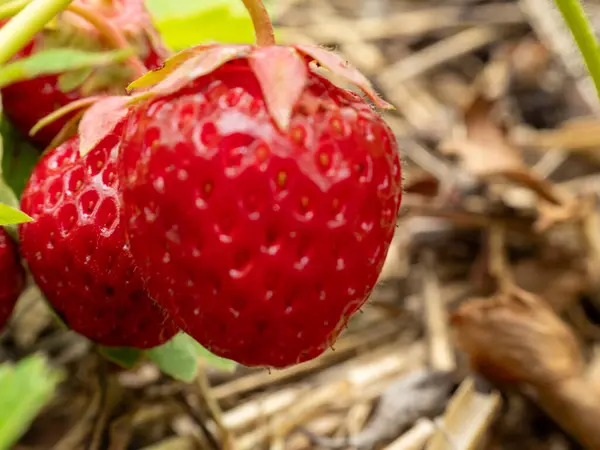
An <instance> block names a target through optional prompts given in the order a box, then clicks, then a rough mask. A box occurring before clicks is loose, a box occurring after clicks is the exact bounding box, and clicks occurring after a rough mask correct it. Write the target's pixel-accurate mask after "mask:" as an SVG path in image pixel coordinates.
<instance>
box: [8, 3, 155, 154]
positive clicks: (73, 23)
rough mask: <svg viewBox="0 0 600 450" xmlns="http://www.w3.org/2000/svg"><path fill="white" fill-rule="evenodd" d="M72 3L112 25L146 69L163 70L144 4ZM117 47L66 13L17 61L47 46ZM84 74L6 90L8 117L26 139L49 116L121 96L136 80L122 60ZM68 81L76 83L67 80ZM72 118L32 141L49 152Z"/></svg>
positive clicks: (44, 130)
mask: <svg viewBox="0 0 600 450" xmlns="http://www.w3.org/2000/svg"><path fill="white" fill-rule="evenodd" d="M73 4H74V5H75V7H79V8H80V9H81V7H83V9H84V10H85V11H86V12H87V13H88V14H91V15H92V16H94V17H100V18H101V19H104V20H105V21H109V22H110V23H111V26H112V27H113V28H114V30H116V31H117V32H119V33H120V34H121V35H123V36H124V38H125V39H126V40H127V41H128V42H129V43H130V44H131V45H132V46H133V47H134V48H135V49H136V51H137V53H138V54H139V56H140V58H141V60H142V61H143V63H144V65H145V66H146V67H147V68H148V69H153V68H156V67H158V66H160V64H162V61H163V60H164V58H165V57H166V56H167V51H166V49H165V47H164V46H163V44H162V43H161V41H160V37H159V36H158V33H157V32H156V30H155V29H154V27H153V25H152V22H151V18H150V15H149V13H148V11H147V10H146V9H145V7H144V4H143V1H142V0H75V1H74V2H73ZM113 46H114V45H113V44H112V43H109V42H107V41H106V36H104V35H102V34H101V33H100V32H99V31H98V30H97V29H96V28H95V26H93V25H91V24H90V23H89V22H87V21H86V20H83V19H82V18H81V17H80V16H78V15H75V14H73V13H72V12H70V11H66V12H64V13H63V14H62V15H61V16H60V17H59V22H58V23H57V26H56V27H53V28H49V29H47V30H45V31H43V32H41V33H39V34H37V35H36V37H35V38H34V39H33V41H32V42H30V43H29V44H28V45H27V46H26V47H25V48H24V49H23V50H21V51H20V52H19V53H18V54H17V55H16V56H15V57H14V58H13V59H20V58H23V57H27V56H30V55H32V54H33V53H35V52H39V51H40V50H44V49H49V48H63V47H69V48H81V49H85V50H91V51H95V50H106V49H110V48H112V47H113ZM81 74H82V76H81V77H78V76H73V73H68V74H63V75H62V76H61V75H43V76H37V77H35V78H31V79H28V80H23V81H19V82H16V83H13V84H11V85H9V86H6V87H4V88H3V89H2V90H1V94H2V104H3V107H4V111H5V113H6V115H7V117H8V118H9V119H10V120H11V121H12V123H13V124H14V125H15V127H16V128H17V129H18V130H19V131H20V132H21V133H23V134H24V135H26V136H27V135H28V134H29V131H30V130H31V128H32V127H33V126H34V125H35V124H36V123H37V122H38V121H39V120H40V119H42V118H43V117H45V116H47V115H48V114H50V113H51V112H53V111H55V110H57V109H59V108H61V107H63V106H65V105H67V104H68V103H71V102H73V101H75V100H79V99H81V98H84V97H88V96H90V95H94V94H98V93H114V94H120V93H122V92H123V91H124V89H125V87H126V86H127V84H128V83H129V82H130V81H131V80H132V79H134V78H135V76H136V74H135V73H134V72H132V69H131V67H129V66H128V65H127V64H124V63H123V62H122V61H120V62H115V63H114V64H111V65H107V66H103V67H102V68H98V69H96V70H94V71H92V72H91V73H89V74H87V73H86V71H85V70H82V71H81ZM138 75H139V74H138ZM67 77H69V78H70V79H71V80H76V81H75V82H74V83H73V82H67V80H68V78H67ZM32 105H34V106H35V107H32ZM71 117H73V113H71V114H67V115H65V116H64V117H62V118H61V119H60V120H57V121H54V122H53V123H52V124H50V125H48V126H46V127H44V128H42V129H41V130H40V131H39V132H38V133H37V134H35V135H34V136H33V137H31V140H32V142H33V143H34V144H36V145H37V146H38V147H40V148H45V147H46V146H47V145H48V144H50V142H51V141H52V139H53V138H54V137H55V136H56V135H57V134H58V132H59V131H60V130H61V128H62V127H64V125H65V124H66V123H67V121H68V120H69V119H70V118H71Z"/></svg>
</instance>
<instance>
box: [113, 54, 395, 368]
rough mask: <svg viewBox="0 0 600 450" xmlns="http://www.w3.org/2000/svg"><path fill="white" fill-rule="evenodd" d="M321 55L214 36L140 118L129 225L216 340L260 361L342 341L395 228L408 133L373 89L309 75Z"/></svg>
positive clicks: (153, 288) (125, 182) (133, 139)
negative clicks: (369, 96)
mask: <svg viewBox="0 0 600 450" xmlns="http://www.w3.org/2000/svg"><path fill="white" fill-rule="evenodd" d="M206 50H208V51H206ZM213 50H214V51H213ZM304 50H306V52H304ZM211 51H213V53H212V54H211V53H210V52H211ZM312 51H313V50H312V49H310V48H304V49H297V50H292V49H289V48H283V51H282V48H281V47H277V48H275V47H273V48H262V49H255V48H253V47H251V46H223V47H221V46H212V47H211V46H204V47H203V48H199V49H198V55H197V63H196V62H195V61H194V60H193V58H194V56H192V59H191V60H190V59H188V60H187V61H185V62H183V63H181V66H180V67H178V68H175V69H174V70H171V72H170V73H168V74H166V75H165V77H164V78H163V79H159V80H158V81H157V82H156V84H155V86H154V87H151V88H150V96H149V97H150V98H149V99H148V95H147V92H146V94H145V95H146V99H145V100H143V101H141V102H140V103H139V104H138V105H137V106H136V107H135V108H134V109H133V112H132V114H131V116H130V118H129V120H128V122H127V125H126V127H125V133H124V138H123V144H122V147H121V152H120V157H119V158H120V163H119V171H120V172H119V174H120V177H121V183H122V190H123V206H124V209H123V218H124V226H125V228H126V233H127V236H128V239H129V242H130V245H131V251H132V254H133V256H134V258H135V260H136V262H137V264H138V265H139V266H140V269H141V272H142V274H143V276H144V278H145V279H146V281H147V288H148V290H149V292H150V293H151V295H152V296H153V297H154V298H155V299H156V300H157V302H159V303H160V304H161V305H162V306H164V307H165V309H166V310H167V311H169V313H170V314H171V315H172V317H173V318H174V320H175V321H176V322H177V323H178V324H179V325H180V326H181V328H182V329H183V330H184V331H186V332H187V333H189V334H190V335H191V336H193V337H194V338H195V339H197V340H198V342H200V343H201V344H202V345H204V346H205V347H206V348H208V349H209V350H211V351H212V352H213V353H216V354H217V355H219V356H223V357H226V358H230V359H233V360H235V361H237V362H239V363H242V364H245V365H248V366H271V367H285V366H289V365H292V364H297V363H300V362H303V361H307V360H309V359H312V358H315V357H316V356H318V355H320V354H321V353H322V352H323V351H325V350H326V349H327V348H328V347H330V346H331V345H332V343H333V342H334V341H335V339H336V338H337V336H338V335H339V333H340V332H341V331H342V330H343V328H344V327H345V325H346V323H347V321H348V319H349V318H350V317H351V316H352V314H354V313H355V312H356V311H357V310H358V309H359V308H360V307H361V306H362V305H363V304H364V303H365V301H366V300H367V298H368V296H369V294H370V293H371V291H372V289H373V287H374V285H375V283H376V280H377V277H378V275H379V272H380V271H381V267H382V265H383V262H384V260H385V256H386V254H387V251H388V248H389V244H390V241H391V239H392V236H393V233H394V230H395V222H396V216H397V213H398V209H399V205H400V200H401V167H400V161H399V156H398V153H397V144H396V141H395V137H394V135H393V133H392V131H391V130H390V128H389V127H388V126H387V125H386V124H385V122H384V121H383V119H382V118H381V117H380V116H379V115H378V114H377V112H375V111H374V110H373V109H372V107H371V106H370V105H369V104H368V103H367V102H365V101H364V100H363V99H362V98H361V97H360V96H359V95H357V94H355V93H353V92H351V91H348V90H345V89H341V88H339V87H337V86H336V85H334V84H333V83H332V82H331V81H329V80H328V79H326V78H325V77H323V76H321V75H319V74H317V73H315V72H313V71H309V63H310V62H311V61H312V60H313V59H314V58H312V57H310V55H308V54H307V52H312ZM320 51H321V50H319V49H316V50H315V52H316V53H317V54H318V55H319V56H322V55H321V54H320V53H319V52H320ZM287 52H290V54H289V55H288V54H287ZM294 52H297V53H294ZM303 52H304V53H303ZM190 53H193V51H191V52H190ZM290 55H291V56H290ZM327 58H328V56H327V55H326V56H325V57H324V59H325V60H327ZM282 61H283V62H285V64H283V63H282ZM327 61H328V62H331V60H327ZM288 62H289V63H290V64H288ZM334 62H335V63H336V64H337V62H338V60H337V59H335V60H334ZM280 63H281V65H280V66H278V64H280ZM195 64H197V65H198V66H197V67H195ZM285 67H288V68H290V67H291V69H292V70H293V73H290V72H287V73H285V70H286V69H285ZM278 68H283V69H282V70H284V74H285V75H290V76H281V77H280V78H279V79H277V74H276V73H274V72H276V70H277V69H278ZM300 69H301V70H300ZM302 71H304V75H305V76H303V75H302V74H303V72H302ZM340 71H341V70H340ZM342 72H343V73H344V74H348V73H350V72H349V71H348V70H346V71H342ZM189 73H194V74H196V75H195V76H193V77H189V76H188V75H186V74H189ZM352 74H354V73H353V72H352ZM153 76H155V74H150V77H153ZM186 77H189V79H186ZM356 78H357V79H359V77H356ZM145 81H146V80H142V83H141V84H143V83H144V82H145ZM270 81H273V82H272V83H271V82H270ZM286 86H287V87H289V89H288V90H287V91H283V89H284V88H285V87H286ZM145 87H147V86H145ZM152 89H155V91H154V93H152ZM282 93H285V95H283V96H282Z"/></svg>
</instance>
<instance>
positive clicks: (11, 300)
mask: <svg viewBox="0 0 600 450" xmlns="http://www.w3.org/2000/svg"><path fill="white" fill-rule="evenodd" d="M24 287H25V270H24V269H23V266H21V263H20V261H19V254H18V252H17V248H16V245H15V243H14V241H13V240H12V239H11V237H10V236H9V235H8V233H7V232H6V231H4V229H1V228H0V329H2V328H3V327H4V326H5V325H6V322H8V319H9V318H10V315H11V314H12V311H13V309H14V307H15V303H17V299H18V298H19V295H21V292H22V291H23V288H24Z"/></svg>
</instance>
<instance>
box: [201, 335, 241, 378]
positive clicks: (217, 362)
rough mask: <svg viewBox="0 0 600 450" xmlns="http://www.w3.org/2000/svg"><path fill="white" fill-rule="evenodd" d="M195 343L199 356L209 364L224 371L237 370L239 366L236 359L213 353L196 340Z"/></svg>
mask: <svg viewBox="0 0 600 450" xmlns="http://www.w3.org/2000/svg"><path fill="white" fill-rule="evenodd" d="M194 344H195V345H196V351H197V352H198V356H199V357H200V358H202V359H203V360H204V361H205V362H206V364H207V365H209V366H212V367H215V368H217V369H219V370H222V371H223V372H233V371H234V370H235V368H236V366H237V363H236V362H235V361H232V360H230V359H226V358H221V357H220V356H217V355H215V354H214V353H211V352H210V351H208V350H207V349H205V348H204V347H202V346H201V345H200V344H199V343H198V342H196V341H194Z"/></svg>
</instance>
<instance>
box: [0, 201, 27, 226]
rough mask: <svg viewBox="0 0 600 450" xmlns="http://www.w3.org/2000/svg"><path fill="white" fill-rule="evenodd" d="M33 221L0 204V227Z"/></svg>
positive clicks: (16, 210) (17, 211) (18, 211)
mask: <svg viewBox="0 0 600 450" xmlns="http://www.w3.org/2000/svg"><path fill="white" fill-rule="evenodd" d="M32 220H33V219H32V218H31V217H29V216H28V215H27V214H25V213H24V212H23V211H20V210H18V209H16V208H13V207H11V206H8V205H5V204H4V203H0V225H2V226H4V225H17V224H20V223H25V222H31V221H32Z"/></svg>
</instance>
